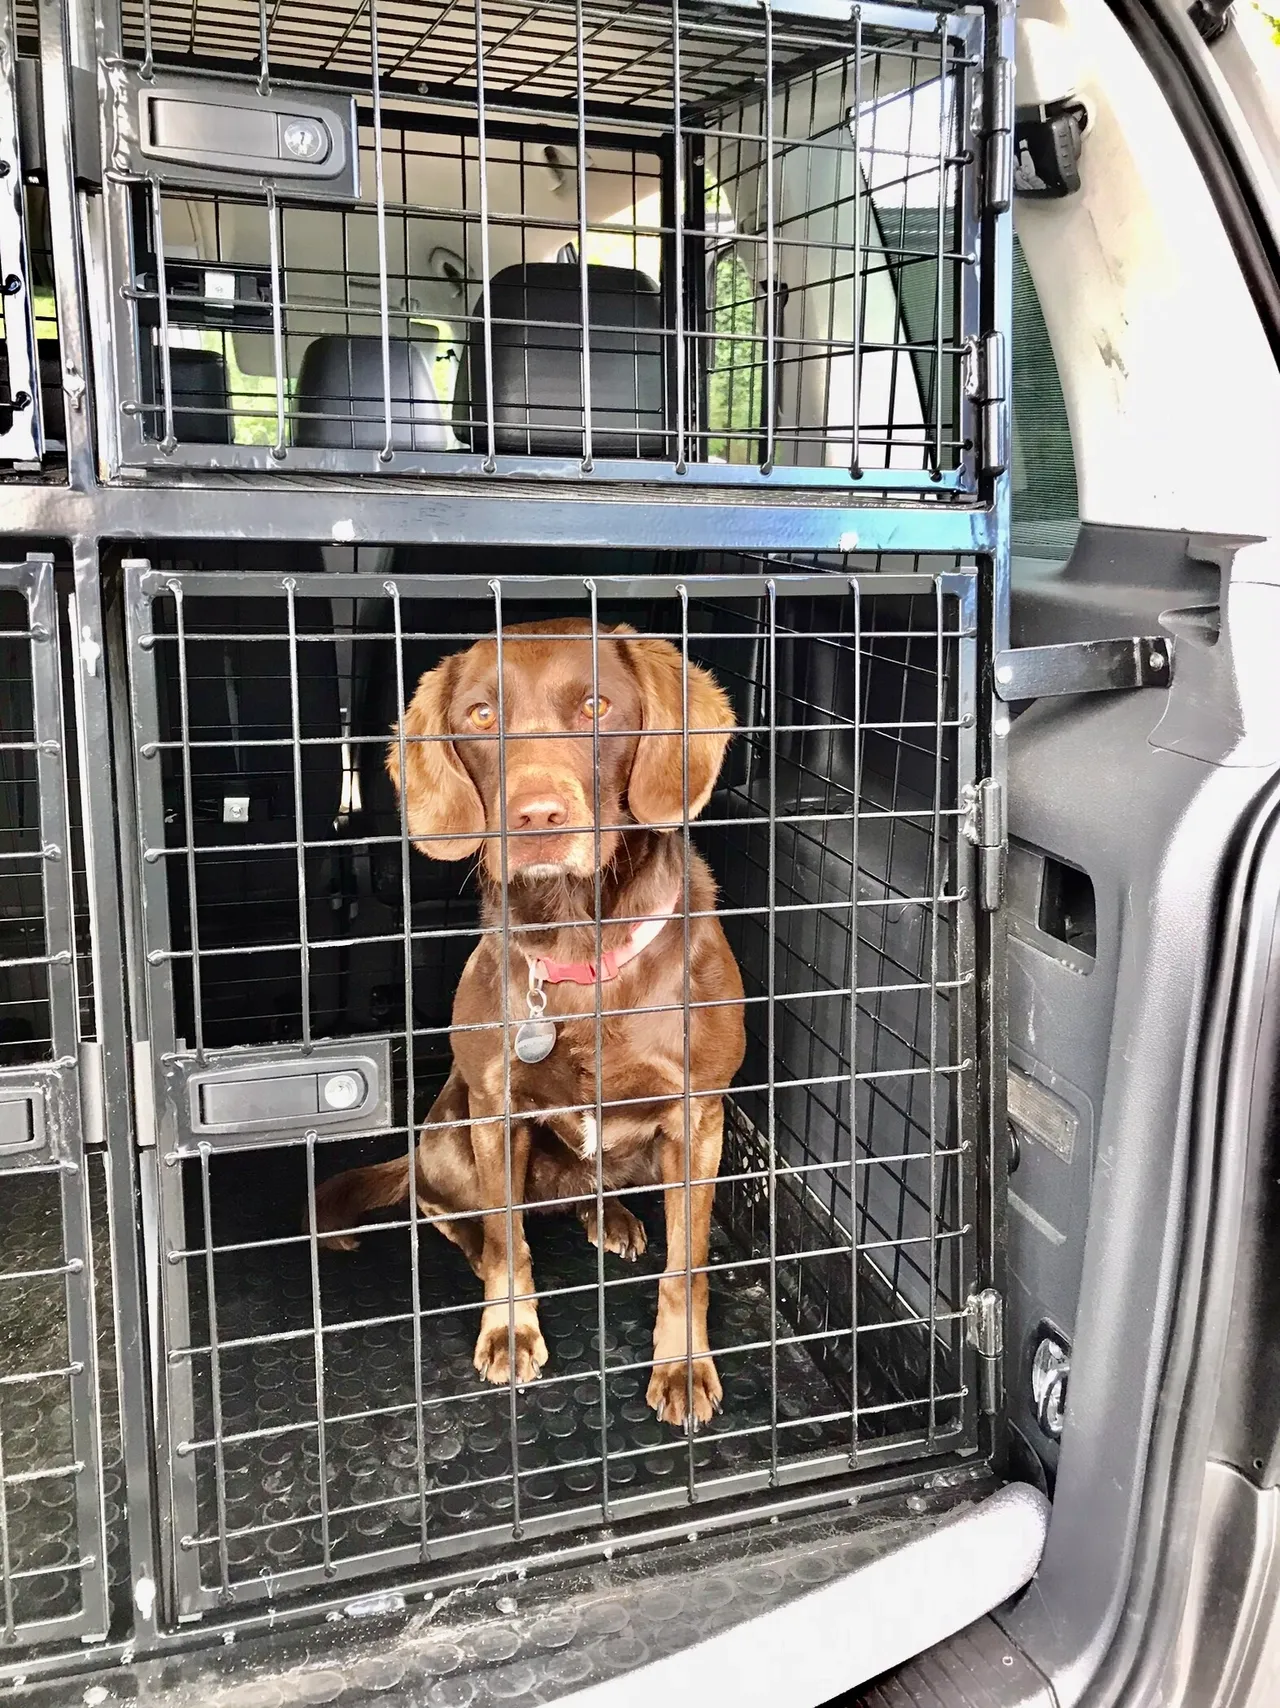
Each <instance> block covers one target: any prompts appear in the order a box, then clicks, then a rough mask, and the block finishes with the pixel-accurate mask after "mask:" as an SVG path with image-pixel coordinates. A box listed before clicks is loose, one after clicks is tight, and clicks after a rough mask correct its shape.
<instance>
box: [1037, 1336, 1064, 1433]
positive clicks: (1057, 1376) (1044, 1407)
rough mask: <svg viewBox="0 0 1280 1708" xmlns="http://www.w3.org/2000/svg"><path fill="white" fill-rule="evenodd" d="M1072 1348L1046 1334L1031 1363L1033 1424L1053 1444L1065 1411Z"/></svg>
mask: <svg viewBox="0 0 1280 1708" xmlns="http://www.w3.org/2000/svg"><path fill="white" fill-rule="evenodd" d="M1070 1374H1071V1349H1070V1348H1069V1347H1068V1346H1066V1345H1064V1344H1063V1342H1062V1341H1061V1340H1059V1339H1058V1337H1057V1336H1056V1335H1053V1334H1046V1335H1045V1336H1044V1337H1043V1338H1042V1339H1041V1341H1040V1343H1039V1345H1038V1346H1037V1347H1036V1350H1035V1357H1034V1358H1033V1359H1032V1361H1031V1406H1032V1410H1033V1411H1034V1412H1035V1417H1036V1422H1037V1423H1038V1424H1039V1425H1040V1427H1041V1429H1042V1430H1043V1431H1044V1432H1045V1434H1046V1435H1047V1436H1049V1438H1050V1439H1051V1440H1053V1441H1057V1440H1058V1438H1059V1437H1060V1436H1061V1434H1062V1427H1063V1424H1064V1423H1065V1421H1066V1412H1067V1378H1068V1377H1069V1376H1070Z"/></svg>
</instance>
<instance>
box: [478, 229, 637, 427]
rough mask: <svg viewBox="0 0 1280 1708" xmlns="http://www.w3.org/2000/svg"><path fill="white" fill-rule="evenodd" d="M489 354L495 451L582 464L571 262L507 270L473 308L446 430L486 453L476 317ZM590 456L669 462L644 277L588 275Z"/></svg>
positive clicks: (603, 271)
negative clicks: (577, 460) (574, 459)
mask: <svg viewBox="0 0 1280 1708" xmlns="http://www.w3.org/2000/svg"><path fill="white" fill-rule="evenodd" d="M486 299H487V301H488V305H489V313H490V322H491V342H492V348H493V387H492V391H493V418H494V449H495V450H496V451H497V452H498V453H499V454H501V455H516V456H543V457H581V456H582V455H583V446H584V420H585V415H584V410H583V404H582V274H581V270H580V268H579V267H578V264H577V262H563V261H551V262H536V263H530V264H528V265H525V266H517V267H504V268H503V270H502V271H501V272H500V273H497V274H495V276H494V278H493V279H492V280H491V281H490V284H489V288H488V290H487V292H486V293H485V294H484V295H483V296H481V297H480V298H479V299H477V301H476V304H475V306H474V308H473V309H472V319H471V322H470V324H469V325H468V327H467V343H466V349H465V351H464V353H463V358H462V361H461V362H460V363H459V365H458V385H457V390H456V392H455V394H454V400H453V430H454V432H455V433H456V434H457V436H458V438H459V439H461V440H462V442H463V444H464V445H470V447H471V448H472V449H473V450H477V451H487V450H488V448H489V430H488V410H489V393H490V386H489V379H488V371H487V366H486V361H485V338H484V319H483V316H484V310H485V301H486ZM587 303H588V310H589V313H590V321H591V328H590V343H589V350H590V355H591V388H590V389H591V447H592V453H593V455H594V456H597V457H642V458H649V457H663V456H666V455H668V454H669V435H668V414H669V411H668V407H667V381H666V375H665V373H664V363H663V348H662V343H663V329H662V297H661V295H660V293H659V290H658V287H657V285H655V284H654V282H653V280H652V279H649V278H647V277H646V276H645V275H644V274H643V273H640V272H637V271H635V270H634V269H632V268H627V267H595V266H593V267H588V268H587Z"/></svg>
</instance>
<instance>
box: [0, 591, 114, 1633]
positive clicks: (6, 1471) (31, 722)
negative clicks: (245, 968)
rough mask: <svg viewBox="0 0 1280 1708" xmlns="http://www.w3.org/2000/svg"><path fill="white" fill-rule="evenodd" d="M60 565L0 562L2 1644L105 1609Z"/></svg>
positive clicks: (101, 1615)
mask: <svg viewBox="0 0 1280 1708" xmlns="http://www.w3.org/2000/svg"><path fill="white" fill-rule="evenodd" d="M60 697H61V681H60V665H59V651H58V612H57V605H56V602H55V595H54V580H53V564H52V562H51V561H50V560H48V559H35V558H32V559H28V561H27V562H26V563H24V564H18V565H3V566H0V992H2V993H3V994H2V995H0V1199H2V1200H3V1206H4V1208H3V1213H0V1656H3V1654H4V1653H5V1652H6V1651H7V1650H10V1649H14V1648H17V1647H20V1646H28V1645H34V1644H38V1643H44V1642H50V1641H53V1640H56V1639H60V1638H63V1639H65V1638H74V1637H76V1636H81V1637H94V1636H102V1635H103V1634H105V1631H106V1625H107V1612H106V1568H105V1559H104V1556H105V1528H104V1516H103V1503H102V1487H101V1459H100V1451H99V1421H98V1406H99V1395H98V1385H97V1361H96V1345H95V1337H94V1311H93V1286H92V1266H91V1262H90V1245H89V1212H88V1181H87V1177H86V1165H85V1155H84V1144H83V1134H82V1130H81V1109H80V1087H79V1077H78V1055H77V1049H78V1031H77V991H76V968H75V960H74V942H73V926H72V898H71V844H70V832H69V827H68V811H67V795H66V789H67V755H66V750H65V747H64V736H63V727H62V716H61V698H60Z"/></svg>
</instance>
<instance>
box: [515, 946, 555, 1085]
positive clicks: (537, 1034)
mask: <svg viewBox="0 0 1280 1708" xmlns="http://www.w3.org/2000/svg"><path fill="white" fill-rule="evenodd" d="M539 965H540V963H539V962H538V961H536V960H534V961H530V962H529V994H528V996H527V998H526V1001H527V1002H528V1005H529V1018H528V1019H527V1020H522V1021H521V1022H520V1024H519V1026H517V1027H516V1055H517V1056H518V1057H519V1058H520V1060H521V1061H522V1062H524V1063H526V1064H527V1066H529V1067H533V1066H534V1065H535V1064H536V1063H538V1062H545V1061H546V1059H547V1057H548V1056H549V1055H550V1054H551V1052H552V1050H554V1049H555V1047H556V1028H555V1022H554V1021H551V1020H544V1019H543V1018H542V1017H543V1015H544V1013H545V1012H546V1007H547V993H546V990H545V989H544V987H543V981H542V979H541V977H540V976H539V973H538V967H539Z"/></svg>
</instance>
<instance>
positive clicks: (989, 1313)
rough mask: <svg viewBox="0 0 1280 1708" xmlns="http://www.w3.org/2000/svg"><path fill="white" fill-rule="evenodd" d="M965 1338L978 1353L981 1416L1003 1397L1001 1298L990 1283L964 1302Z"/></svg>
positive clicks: (992, 1411) (996, 1408)
mask: <svg viewBox="0 0 1280 1708" xmlns="http://www.w3.org/2000/svg"><path fill="white" fill-rule="evenodd" d="M965 1314H966V1316H967V1317H968V1336H967V1338H968V1341H969V1345H970V1346H971V1347H973V1349H974V1351H975V1352H976V1353H977V1354H978V1405H979V1409H980V1410H981V1412H982V1414H983V1416H984V1417H991V1416H993V1415H994V1414H995V1413H996V1412H998V1411H999V1410H1000V1406H1001V1403H1002V1401H1003V1399H1004V1300H1003V1299H1002V1298H1001V1297H1000V1295H999V1293H997V1292H996V1290H995V1288H994V1287H984V1288H983V1290H982V1292H980V1293H971V1294H970V1295H969V1299H968V1303H967V1304H966V1306H965Z"/></svg>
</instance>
